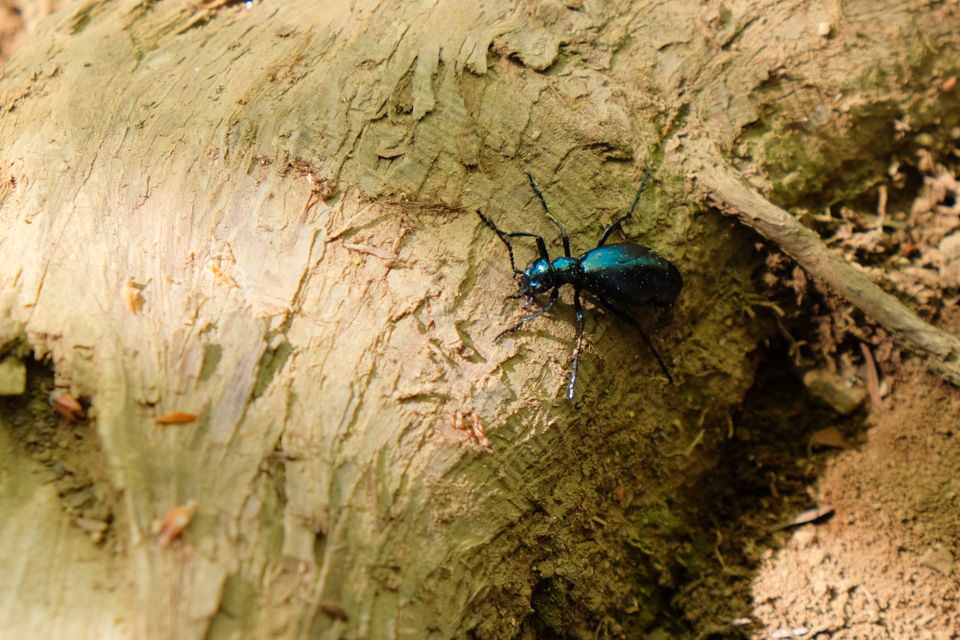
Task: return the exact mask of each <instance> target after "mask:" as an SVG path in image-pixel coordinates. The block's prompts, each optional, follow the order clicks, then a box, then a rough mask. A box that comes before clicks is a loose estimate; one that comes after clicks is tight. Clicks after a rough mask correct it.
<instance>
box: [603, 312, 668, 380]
mask: <svg viewBox="0 0 960 640" xmlns="http://www.w3.org/2000/svg"><path fill="white" fill-rule="evenodd" d="M594 295H596V294H594ZM596 297H597V300H599V301H600V304H601V305H603V307H604V308H606V309H608V310H610V311H612V312H613V313H615V314H616V315H618V316H620V317H621V318H622V319H624V320H626V321H627V322H629V323H630V324H632V325H633V326H635V327H636V328H637V331H639V332H640V337H641V338H643V341H644V342H646V343H647V346H648V347H650V351H652V352H653V355H654V356H655V357H656V358H657V362H659V363H660V369H661V370H662V371H663V374H664V375H665V376H667V380H669V381H670V384H676V383H675V382H674V381H673V376H671V375H670V370H669V369H667V365H666V364H665V363H664V361H663V358H661V357H660V354H659V353H657V350H656V348H655V347H654V346H653V343H652V342H650V338H648V337H647V333H646V332H645V331H644V330H643V327H641V326H640V323H639V322H637V321H636V320H634V319H633V317H632V316H631V315H630V314H628V313H627V312H626V311H623V310H622V309H618V308H617V307H615V306H613V305H612V304H610V303H609V302H607V300H606V298H603V297H602V296H596Z"/></svg>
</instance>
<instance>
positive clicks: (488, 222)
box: [477, 209, 523, 275]
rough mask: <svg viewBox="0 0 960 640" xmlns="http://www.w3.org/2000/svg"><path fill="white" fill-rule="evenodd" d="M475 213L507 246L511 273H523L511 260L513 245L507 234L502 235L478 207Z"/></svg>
mask: <svg viewBox="0 0 960 640" xmlns="http://www.w3.org/2000/svg"><path fill="white" fill-rule="evenodd" d="M477 215H478V216H480V219H481V220H483V222H484V224H486V225H487V226H488V227H490V228H491V229H493V231H494V233H496V234H497V237H498V238H500V239H501V240H503V244H505V245H506V247H507V253H509V254H510V268H511V269H513V273H514V274H515V275H523V271H520V269H517V265H516V263H515V262H514V260H513V247H511V246H510V242H509V241H508V240H507V236H506V235H504V232H503V231H500V229H498V228H497V225H495V224H493V222H492V221H491V220H490V218H488V217H487V216H485V215H483V214H482V213H480V209H477Z"/></svg>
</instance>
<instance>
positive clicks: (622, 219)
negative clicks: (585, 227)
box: [597, 172, 650, 249]
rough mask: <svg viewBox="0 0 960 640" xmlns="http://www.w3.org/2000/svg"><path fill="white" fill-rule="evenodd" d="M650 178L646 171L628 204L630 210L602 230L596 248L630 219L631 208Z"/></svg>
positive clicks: (633, 207)
mask: <svg viewBox="0 0 960 640" xmlns="http://www.w3.org/2000/svg"><path fill="white" fill-rule="evenodd" d="M649 178H650V173H649V172H647V173H645V174H643V182H641V183H640V188H639V189H638V190H637V196H636V197H635V198H634V199H633V204H632V205H630V210H629V211H627V213H626V215H624V216H621V217H620V218H617V219H616V220H614V221H613V222H612V223H610V224H609V225H608V226H607V228H606V229H604V230H603V234H602V235H601V236H600V242H598V243H597V248H598V249H599V248H600V247H602V246H603V245H604V243H606V241H607V238H608V237H609V236H610V234H611V233H612V232H613V230H614V229H616V228H617V227H619V226H620V225H621V224H623V223H624V222H625V221H627V220H629V219H630V216H632V215H633V210H634V209H636V208H637V203H638V202H640V194H641V193H643V188H644V187H645V186H647V180H648V179H649Z"/></svg>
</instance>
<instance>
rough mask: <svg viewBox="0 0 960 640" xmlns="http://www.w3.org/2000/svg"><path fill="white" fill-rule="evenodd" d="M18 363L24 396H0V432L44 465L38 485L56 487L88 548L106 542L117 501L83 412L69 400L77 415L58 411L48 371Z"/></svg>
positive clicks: (66, 409)
mask: <svg viewBox="0 0 960 640" xmlns="http://www.w3.org/2000/svg"><path fill="white" fill-rule="evenodd" d="M24 360H25V362H24V364H25V365H26V369H27V386H26V391H25V392H24V393H23V394H21V395H17V396H0V427H5V428H7V429H8V431H9V433H10V435H11V437H12V439H13V441H14V442H16V443H17V445H18V447H19V448H20V450H21V451H22V454H23V455H28V456H32V457H33V458H34V459H36V460H38V461H40V462H41V463H43V465H44V466H46V468H47V472H46V474H47V475H46V477H44V478H42V481H43V482H44V483H53V484H54V485H55V486H56V488H57V492H58V493H59V495H60V497H61V500H62V503H63V509H64V513H65V514H66V515H67V517H69V518H70V519H71V521H72V522H73V523H74V524H76V525H77V526H78V527H79V528H80V529H81V530H82V531H84V532H85V533H86V534H87V535H89V536H90V539H91V541H93V542H94V543H109V541H110V539H111V538H112V536H113V532H114V529H115V526H114V525H115V522H114V521H115V514H114V505H115V504H116V501H117V497H118V496H117V491H116V490H115V489H114V488H113V487H112V485H111V484H110V483H109V480H108V478H107V469H106V465H105V464H104V461H103V454H102V451H101V449H100V438H99V436H98V435H97V433H96V430H95V428H94V425H93V422H92V420H91V419H90V418H89V417H88V415H87V413H86V409H88V407H84V406H83V405H82V404H76V401H75V400H73V399H72V398H71V400H72V403H71V404H70V406H73V407H75V409H77V410H74V409H71V408H70V406H62V407H61V410H60V412H58V410H57V409H56V408H55V402H54V399H55V398H57V397H59V395H58V394H63V393H65V391H64V390H58V389H56V388H55V385H54V370H53V368H52V367H51V366H50V365H49V364H46V363H44V362H38V361H36V360H34V359H32V358H25V359H24ZM61 414H65V415H61ZM67 416H69V418H68V417H67Z"/></svg>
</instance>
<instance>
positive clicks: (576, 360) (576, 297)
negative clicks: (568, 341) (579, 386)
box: [567, 289, 584, 400]
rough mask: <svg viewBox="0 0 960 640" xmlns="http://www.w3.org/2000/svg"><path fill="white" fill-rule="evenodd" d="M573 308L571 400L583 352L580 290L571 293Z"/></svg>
mask: <svg viewBox="0 0 960 640" xmlns="http://www.w3.org/2000/svg"><path fill="white" fill-rule="evenodd" d="M573 308H574V309H576V311H577V346H576V347H575V348H574V349H573V365H572V366H571V369H572V371H571V373H570V384H569V385H568V387H567V399H568V400H573V385H574V383H576V381H577V367H578V366H579V365H580V352H581V351H582V350H583V324H584V319H583V305H582V304H581V303H580V289H575V290H574V292H573Z"/></svg>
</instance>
